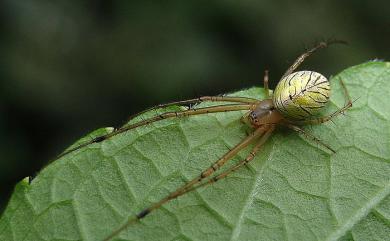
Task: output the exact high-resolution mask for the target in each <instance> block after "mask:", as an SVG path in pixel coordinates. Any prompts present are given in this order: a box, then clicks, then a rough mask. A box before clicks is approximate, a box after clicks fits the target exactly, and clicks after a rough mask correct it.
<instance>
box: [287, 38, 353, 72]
mask: <svg viewBox="0 0 390 241" xmlns="http://www.w3.org/2000/svg"><path fill="white" fill-rule="evenodd" d="M335 43H340V44H346V42H345V41H341V40H327V41H321V42H319V43H318V44H317V45H315V46H314V47H312V48H311V49H309V50H307V51H306V52H304V53H303V54H301V55H300V56H299V57H298V58H297V59H296V60H295V61H294V63H293V64H292V65H291V66H290V67H289V68H288V69H287V71H286V73H284V75H283V76H282V78H280V79H283V78H284V77H286V76H287V75H289V74H291V73H292V72H294V71H295V70H296V69H297V68H298V67H299V65H301V64H302V63H303V61H304V60H305V59H306V58H307V57H309V56H310V55H312V54H313V53H314V52H316V51H317V50H319V49H322V48H326V47H328V46H329V45H331V44H335Z"/></svg>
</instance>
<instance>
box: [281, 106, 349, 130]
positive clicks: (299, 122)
mask: <svg viewBox="0 0 390 241" xmlns="http://www.w3.org/2000/svg"><path fill="white" fill-rule="evenodd" d="M351 107H352V102H350V103H348V104H346V105H344V107H342V108H340V109H338V110H336V111H335V112H333V113H332V114H330V115H327V116H322V117H318V118H314V119H310V120H296V121H288V122H287V123H290V124H297V125H307V124H311V125H316V124H322V123H324V122H327V121H331V120H332V119H333V118H334V117H336V116H338V115H340V114H342V113H344V111H346V110H347V109H349V108H351Z"/></svg>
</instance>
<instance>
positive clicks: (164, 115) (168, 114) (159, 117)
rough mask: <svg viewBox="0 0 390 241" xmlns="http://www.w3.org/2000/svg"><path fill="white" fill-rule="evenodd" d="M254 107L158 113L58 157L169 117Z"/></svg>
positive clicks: (236, 106) (209, 108) (221, 106)
mask: <svg viewBox="0 0 390 241" xmlns="http://www.w3.org/2000/svg"><path fill="white" fill-rule="evenodd" d="M252 108H253V104H230V105H217V106H210V107H203V108H198V109H188V110H183V111H172V112H165V113H162V114H159V115H156V116H154V117H151V118H148V119H145V120H141V121H139V122H137V123H134V124H129V125H126V126H123V127H121V128H119V129H117V130H115V131H113V132H111V133H108V134H106V135H102V136H98V137H96V138H93V139H92V140H90V141H87V142H84V143H82V144H80V145H78V146H76V147H74V148H71V149H68V150H67V151H65V152H63V153H62V154H60V155H59V156H58V157H57V158H60V157H62V156H65V155H67V154H69V153H71V152H73V151H76V150H79V149H81V148H83V147H85V146H88V145H90V144H93V143H99V142H102V141H104V140H106V139H109V138H111V137H113V136H116V135H118V134H121V133H123V132H126V131H129V130H132V129H134V128H138V127H141V126H145V125H148V124H150V123H153V122H157V121H161V120H165V119H169V118H179V117H185V116H192V115H201V114H208V113H217V112H229V111H240V110H250V109H252Z"/></svg>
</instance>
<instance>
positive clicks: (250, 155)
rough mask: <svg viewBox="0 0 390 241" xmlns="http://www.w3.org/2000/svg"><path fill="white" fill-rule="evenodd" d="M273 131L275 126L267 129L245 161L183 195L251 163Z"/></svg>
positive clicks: (189, 189) (193, 187) (187, 190)
mask: <svg viewBox="0 0 390 241" xmlns="http://www.w3.org/2000/svg"><path fill="white" fill-rule="evenodd" d="M274 130H275V126H273V125H272V126H271V127H269V129H268V130H267V131H266V132H265V133H264V135H263V136H262V137H261V138H260V139H259V140H258V142H257V143H256V145H255V147H254V148H253V149H252V151H251V152H250V153H249V155H248V156H247V157H246V158H245V159H243V160H241V161H240V162H238V163H237V164H236V165H234V166H232V167H231V168H229V169H227V170H226V171H224V172H222V173H221V174H218V175H217V176H214V177H212V178H210V179H208V180H207V181H205V182H203V183H201V184H199V185H196V186H192V187H191V188H188V189H186V190H185V192H184V193H187V192H191V191H193V190H195V189H198V188H200V187H203V186H206V185H210V184H213V183H215V182H217V181H219V180H221V179H223V178H225V177H227V176H228V175H230V174H231V173H232V172H235V171H236V170H238V169H239V168H240V167H242V166H245V165H247V164H248V163H249V162H251V161H252V160H253V159H254V158H255V156H256V154H257V152H258V151H259V150H260V149H261V147H262V146H263V145H264V143H265V142H266V141H267V140H268V138H269V137H270V136H271V134H272V132H273V131H274ZM184 193H182V194H181V195H183V194H184Z"/></svg>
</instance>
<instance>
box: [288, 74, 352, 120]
mask: <svg viewBox="0 0 390 241" xmlns="http://www.w3.org/2000/svg"><path fill="white" fill-rule="evenodd" d="M340 83H341V87H342V88H343V90H344V95H345V98H346V99H347V104H345V105H344V106H343V107H342V108H340V109H338V110H337V111H335V112H333V113H332V114H330V115H328V116H323V117H319V118H315V119H311V120H302V121H289V122H290V123H293V124H299V125H301V124H321V123H324V122H327V121H332V119H333V118H334V117H336V116H338V115H340V114H344V112H345V111H346V110H347V109H349V108H351V107H352V104H353V101H352V100H351V96H350V95H349V92H348V89H347V87H346V86H345V84H344V81H343V80H342V79H341V78H340ZM332 122H333V121H332Z"/></svg>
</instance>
